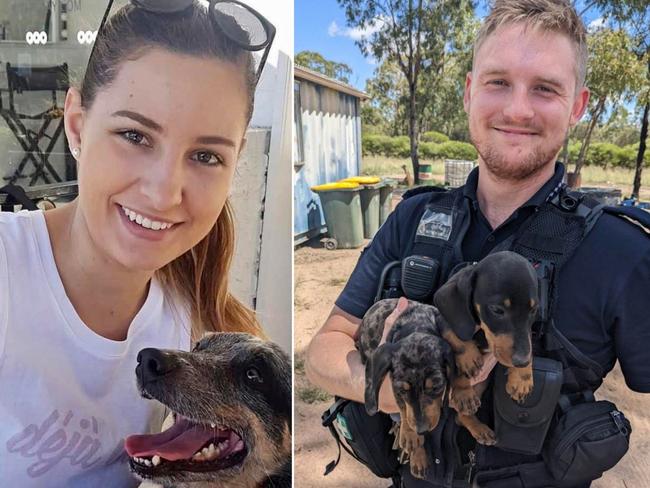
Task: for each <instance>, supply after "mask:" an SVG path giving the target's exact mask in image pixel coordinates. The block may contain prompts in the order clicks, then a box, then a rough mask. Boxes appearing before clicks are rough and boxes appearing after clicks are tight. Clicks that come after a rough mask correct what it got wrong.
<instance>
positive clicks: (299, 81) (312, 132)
mask: <svg viewBox="0 0 650 488" xmlns="http://www.w3.org/2000/svg"><path fill="white" fill-rule="evenodd" d="M367 98H368V96H367V95H366V94H365V93H364V92H362V91H359V90H357V89H355V88H353V87H351V86H350V85H347V84H345V83H342V82H340V81H338V80H335V79H332V78H329V77H327V76H324V75H322V74H320V73H317V72H315V71H312V70H310V69H307V68H304V67H302V66H295V67H294V120H293V122H294V141H293V161H294V175H293V190H294V196H293V209H294V217H293V235H294V244H301V243H303V242H305V241H307V240H309V239H311V238H313V237H316V236H318V235H319V234H321V233H323V232H325V230H326V227H325V219H324V218H323V212H322V209H321V205H320V200H319V198H318V195H316V194H315V193H313V192H312V191H311V190H310V187H312V186H314V185H320V184H322V183H328V182H331V181H336V180H339V179H341V178H347V177H349V176H356V175H358V174H359V169H360V165H361V101H362V100H365V99H367Z"/></svg>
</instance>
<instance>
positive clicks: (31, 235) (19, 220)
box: [0, 210, 45, 258]
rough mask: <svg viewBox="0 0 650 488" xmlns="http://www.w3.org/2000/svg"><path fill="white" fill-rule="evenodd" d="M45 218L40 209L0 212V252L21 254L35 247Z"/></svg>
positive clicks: (6, 254) (27, 252) (43, 226)
mask: <svg viewBox="0 0 650 488" xmlns="http://www.w3.org/2000/svg"><path fill="white" fill-rule="evenodd" d="M41 228H43V229H45V220H44V217H43V212H42V211H41V210H35V211H21V212H16V213H14V212H0V252H2V253H3V254H4V255H5V256H8V255H11V256H12V258H13V256H14V255H16V256H21V255H25V254H29V252H30V250H35V249H36V242H37V241H38V240H39V239H40V234H42V232H41V230H42V229H41Z"/></svg>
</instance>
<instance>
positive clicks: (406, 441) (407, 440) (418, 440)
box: [399, 421, 424, 453]
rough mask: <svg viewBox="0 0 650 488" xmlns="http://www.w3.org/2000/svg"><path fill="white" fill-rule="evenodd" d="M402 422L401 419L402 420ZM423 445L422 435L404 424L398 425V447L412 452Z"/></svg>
mask: <svg viewBox="0 0 650 488" xmlns="http://www.w3.org/2000/svg"><path fill="white" fill-rule="evenodd" d="M402 422H403V421H402ZM423 445H424V436H421V435H418V433H417V432H415V431H413V430H411V429H410V428H408V427H405V426H404V425H402V426H400V430H399V447H400V448H401V449H402V450H404V451H407V452H409V453H411V452H414V451H415V450H416V449H418V448H420V447H422V446H423Z"/></svg>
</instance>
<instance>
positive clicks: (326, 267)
mask: <svg viewBox="0 0 650 488" xmlns="http://www.w3.org/2000/svg"><path fill="white" fill-rule="evenodd" d="M359 254H360V249H352V250H336V251H327V250H325V249H322V248H321V247H320V245H319V244H318V242H316V243H315V244H313V245H311V246H309V245H307V246H304V247H301V248H299V249H296V251H295V256H294V263H295V264H294V283H295V285H294V286H295V309H294V329H295V331H294V341H295V361H296V362H295V364H296V374H295V381H296V383H295V386H296V388H295V390H296V391H295V429H294V438H295V486H297V487H299V488H307V487H324V488H326V487H360V488H385V487H388V486H390V484H391V483H390V481H389V480H385V479H380V478H377V477H375V476H373V475H372V474H371V473H370V471H368V470H367V469H366V468H365V467H364V466H362V465H361V464H359V463H357V462H356V461H355V460H354V459H352V458H351V457H350V456H349V455H348V454H347V453H345V452H342V454H341V462H340V464H339V466H338V467H337V468H336V469H335V470H334V471H333V472H332V473H330V474H329V475H328V476H326V477H324V476H323V472H324V470H325V466H326V465H327V464H328V463H329V462H330V461H332V460H333V459H335V458H336V455H337V449H336V444H335V442H334V440H333V439H332V437H331V436H330V434H329V432H328V431H327V430H326V429H325V428H323V427H321V424H320V415H321V413H322V412H323V411H324V410H325V409H326V408H327V407H328V406H329V403H330V400H329V398H330V397H329V396H328V395H327V394H325V393H324V392H322V391H321V390H319V389H317V388H315V387H313V386H312V385H311V384H310V383H309V382H308V381H307V379H306V378H305V374H304V362H303V358H304V352H305V348H306V347H307V345H308V344H309V341H310V339H311V337H312V336H313V335H314V334H315V333H316V331H317V330H318V329H319V328H320V326H321V325H322V323H323V321H324V320H325V318H326V317H327V315H328V314H329V311H330V309H331V307H332V305H333V303H334V300H335V299H336V297H337V296H338V294H339V293H340V291H341V290H342V288H343V286H344V285H345V282H346V280H347V278H348V277H349V275H350V273H351V272H352V270H353V268H354V265H355V263H356V261H357V259H358V258H359ZM597 396H598V397H599V398H602V399H610V400H612V401H615V403H616V404H617V406H618V407H619V408H620V409H621V410H622V411H623V412H624V413H625V415H626V416H627V418H628V419H629V420H630V422H631V423H632V429H633V433H632V441H631V448H630V451H629V452H628V454H627V455H626V456H625V458H623V460H622V461H621V462H620V463H619V464H618V465H617V466H616V467H615V468H614V469H612V470H610V471H609V472H607V473H606V474H605V476H603V477H602V478H601V479H600V480H598V481H596V482H594V483H593V484H592V488H649V487H650V463H649V461H650V408H648V406H649V405H650V396H648V395H642V394H639V393H634V392H632V391H630V390H629V389H628V388H627V387H626V385H625V381H624V379H623V376H622V374H621V372H620V370H619V369H618V367H617V368H615V369H614V371H612V372H611V373H610V374H609V375H608V377H607V378H606V380H605V383H604V384H603V386H602V387H601V388H600V390H599V391H598V395H597Z"/></svg>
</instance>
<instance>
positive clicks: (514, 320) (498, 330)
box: [433, 251, 538, 432]
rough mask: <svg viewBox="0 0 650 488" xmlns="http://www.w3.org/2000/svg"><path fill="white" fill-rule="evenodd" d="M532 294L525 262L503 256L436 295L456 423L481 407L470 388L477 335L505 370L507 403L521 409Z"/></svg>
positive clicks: (529, 381)
mask: <svg viewBox="0 0 650 488" xmlns="http://www.w3.org/2000/svg"><path fill="white" fill-rule="evenodd" d="M537 288H538V287H537V275H536V273H535V269H534V268H533V266H532V265H531V264H530V263H529V262H528V260H526V259H525V258H523V257H522V256H520V255H519V254H516V253H514V252H510V251H502V252H496V253H494V254H490V255H488V256H487V257H485V258H484V259H482V260H481V261H479V262H478V263H477V264H474V265H469V266H466V267H465V268H463V269H461V270H460V271H458V272H457V273H456V274H454V275H453V276H452V277H451V278H450V279H449V280H448V281H447V283H445V284H444V285H443V286H442V287H440V288H439V289H438V291H437V292H436V293H435V295H434V299H433V302H434V304H435V305H436V307H437V308H438V310H439V311H440V313H441V314H442V316H443V317H444V320H442V321H440V322H439V325H440V328H441V331H442V336H443V337H444V338H445V339H446V340H447V342H449V344H450V345H451V348H452V350H453V351H454V354H455V360H456V365H457V368H458V371H459V373H460V375H459V376H457V377H456V378H454V379H453V380H452V385H453V391H452V393H451V397H450V404H452V405H454V406H455V407H456V408H457V410H458V412H459V414H460V415H461V417H462V416H470V417H471V416H473V415H474V414H475V413H476V411H477V410H478V408H479V406H480V392H477V391H475V390H474V388H472V386H471V383H470V378H471V377H472V376H474V375H475V374H476V373H477V372H478V371H479V370H480V368H481V366H482V362H483V359H482V357H483V356H482V354H481V351H479V348H478V346H477V344H476V343H475V342H474V341H473V340H472V338H473V337H474V335H475V334H476V333H477V332H478V331H482V333H483V334H484V335H485V340H486V341H487V349H488V350H489V351H490V352H491V353H492V354H494V356H495V358H496V360H497V361H498V362H499V363H501V364H503V365H504V366H506V367H507V368H508V381H507V383H506V391H507V393H508V394H509V395H510V397H511V398H512V399H513V400H515V401H517V402H520V403H521V402H523V401H524V400H525V399H526V397H527V396H528V395H529V394H530V392H531V391H532V388H533V375H532V350H531V328H532V325H533V323H534V322H535V320H536V317H537V308H538V295H537V293H538V292H537ZM461 421H463V420H462V419H461ZM464 421H465V422H470V424H475V423H476V422H478V420H476V419H475V418H474V419H471V418H470V419H469V420H467V419H464ZM470 432H471V429H470Z"/></svg>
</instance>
